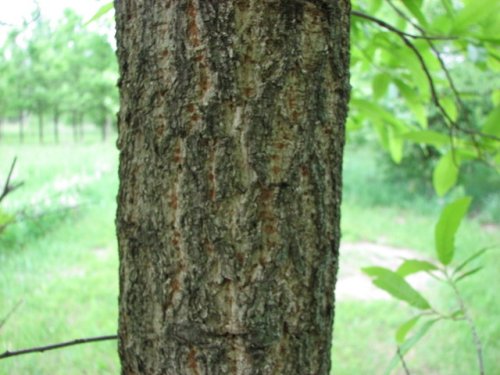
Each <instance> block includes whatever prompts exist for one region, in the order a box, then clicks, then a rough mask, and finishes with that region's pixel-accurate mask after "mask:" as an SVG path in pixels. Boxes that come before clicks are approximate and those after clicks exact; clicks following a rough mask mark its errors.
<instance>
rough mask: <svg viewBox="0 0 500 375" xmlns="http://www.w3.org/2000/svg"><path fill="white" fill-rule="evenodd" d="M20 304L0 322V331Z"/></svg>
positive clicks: (20, 301)
mask: <svg viewBox="0 0 500 375" xmlns="http://www.w3.org/2000/svg"><path fill="white" fill-rule="evenodd" d="M0 230H1V228H0ZM22 303H23V300H22V299H20V300H19V301H17V303H16V304H15V305H14V307H13V308H12V309H10V311H9V312H8V313H7V315H5V317H4V318H3V319H2V320H0V330H1V329H2V327H3V326H4V325H5V323H7V321H8V320H9V319H10V317H11V316H12V315H13V314H14V313H15V312H16V310H17V309H18V308H19V306H21V304H22Z"/></svg>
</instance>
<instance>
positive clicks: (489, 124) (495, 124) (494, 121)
mask: <svg viewBox="0 0 500 375" xmlns="http://www.w3.org/2000/svg"><path fill="white" fill-rule="evenodd" d="M482 131H483V133H486V134H491V135H494V136H497V137H500V106H499V107H496V108H495V109H494V110H493V111H491V112H490V113H489V114H488V117H486V120H485V122H484V125H483V128H482Z"/></svg>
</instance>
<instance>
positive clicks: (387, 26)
mask: <svg viewBox="0 0 500 375" xmlns="http://www.w3.org/2000/svg"><path fill="white" fill-rule="evenodd" d="M351 14H352V15H353V16H356V17H359V18H364V19H365V20H368V21H371V22H375V23H376V24H378V25H379V26H382V27H383V28H385V29H387V30H390V31H392V32H394V33H396V34H399V35H404V36H406V37H408V38H412V39H426V40H454V39H457V37H454V36H430V35H417V34H410V33H407V32H404V31H403V30H400V29H398V28H396V27H394V26H392V25H391V24H389V23H387V22H385V21H383V20H381V19H380V18H377V17H373V16H370V15H369V14H366V13H363V12H360V11H357V10H352V11H351Z"/></svg>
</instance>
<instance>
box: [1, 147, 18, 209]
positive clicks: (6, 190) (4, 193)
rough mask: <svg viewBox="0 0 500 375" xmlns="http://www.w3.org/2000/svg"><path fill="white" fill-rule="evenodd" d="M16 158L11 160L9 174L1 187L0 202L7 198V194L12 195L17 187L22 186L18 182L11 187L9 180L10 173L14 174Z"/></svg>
mask: <svg viewBox="0 0 500 375" xmlns="http://www.w3.org/2000/svg"><path fill="white" fill-rule="evenodd" d="M16 161H17V156H16V157H14V160H12V164H11V166H10V170H9V174H8V175H7V180H6V181H5V185H4V187H3V191H2V194H0V202H1V201H2V200H3V199H4V198H5V197H6V196H7V194H9V193H12V192H13V191H14V190H16V189H17V188H18V187H20V186H22V185H23V184H24V182H18V183H17V184H14V185H11V184H10V179H11V178H12V172H14V167H15V166H16Z"/></svg>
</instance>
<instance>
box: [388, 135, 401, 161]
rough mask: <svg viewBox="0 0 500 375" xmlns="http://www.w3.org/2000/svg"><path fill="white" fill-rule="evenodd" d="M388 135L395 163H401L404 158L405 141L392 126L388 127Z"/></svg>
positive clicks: (390, 150)
mask: <svg viewBox="0 0 500 375" xmlns="http://www.w3.org/2000/svg"><path fill="white" fill-rule="evenodd" d="M387 135H388V136H389V138H388V141H389V152H390V154H391V158H392V160H393V161H394V163H396V164H399V163H401V160H402V159H403V149H404V141H403V139H402V138H401V137H400V136H399V134H397V132H396V131H394V129H392V128H389V129H388V133H387Z"/></svg>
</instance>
